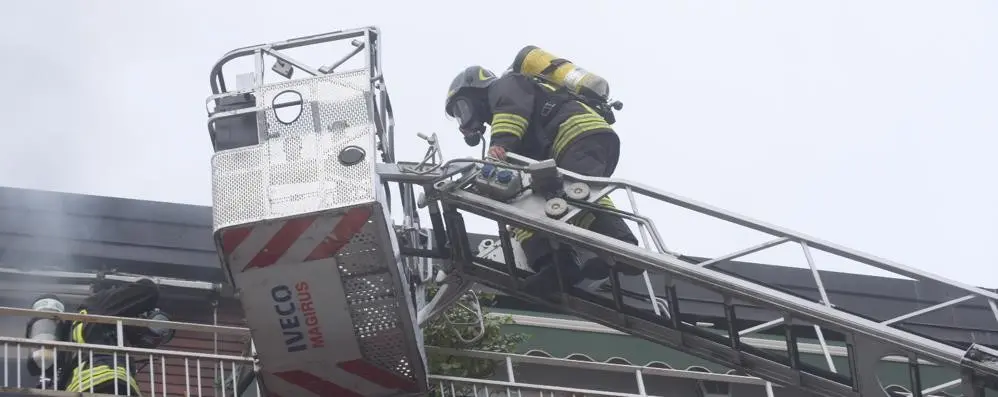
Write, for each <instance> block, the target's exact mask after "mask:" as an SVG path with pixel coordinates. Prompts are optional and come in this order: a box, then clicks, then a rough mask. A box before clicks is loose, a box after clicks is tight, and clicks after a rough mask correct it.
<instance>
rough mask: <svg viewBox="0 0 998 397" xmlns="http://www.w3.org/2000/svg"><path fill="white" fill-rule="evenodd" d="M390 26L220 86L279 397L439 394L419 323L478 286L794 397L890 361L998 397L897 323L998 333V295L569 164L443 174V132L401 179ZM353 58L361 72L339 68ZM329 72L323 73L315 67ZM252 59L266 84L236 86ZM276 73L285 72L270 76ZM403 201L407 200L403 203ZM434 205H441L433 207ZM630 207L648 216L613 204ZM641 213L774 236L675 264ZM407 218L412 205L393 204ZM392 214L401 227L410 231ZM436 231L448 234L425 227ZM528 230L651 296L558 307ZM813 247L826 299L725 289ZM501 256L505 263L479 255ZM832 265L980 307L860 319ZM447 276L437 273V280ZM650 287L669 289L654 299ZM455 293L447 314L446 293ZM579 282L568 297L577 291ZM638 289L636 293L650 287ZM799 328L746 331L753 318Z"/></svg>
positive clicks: (228, 195) (304, 42) (241, 248)
mask: <svg viewBox="0 0 998 397" xmlns="http://www.w3.org/2000/svg"><path fill="white" fill-rule="evenodd" d="M380 42H381V33H380V31H379V30H378V29H377V28H374V27H368V28H362V29H355V30H346V31H337V32H332V33H326V34H319V35H314V36H307V37H302V38H296V39H291V40H287V41H283V42H277V43H270V44H263V45H256V46H250V47H245V48H240V49H237V50H234V51H231V52H230V53H228V54H226V55H225V56H224V57H222V59H221V60H220V61H219V62H218V63H217V64H216V65H215V67H214V68H213V70H212V73H211V88H212V92H213V94H212V95H211V96H210V97H209V98H208V99H207V104H208V113H209V120H208V129H209V132H210V136H211V140H212V145H213V148H214V150H215V154H214V155H213V157H212V183H213V206H212V207H213V219H214V236H215V243H216V247H217V249H218V252H219V256H220V259H221V262H222V266H223V270H224V272H225V274H226V278H227V281H228V282H229V283H231V284H232V285H233V286H234V287H235V289H236V290H237V291H238V294H239V298H240V300H241V302H242V305H243V307H244V310H245V312H246V318H247V323H248V326H249V328H250V330H251V334H252V338H253V342H254V345H255V351H256V355H257V358H258V368H257V374H258V379H259V380H260V385H261V388H262V389H263V390H265V391H266V395H270V396H285V397H286V396H291V395H294V396H299V395H301V396H304V395H316V396H333V395H335V396H404V395H425V394H426V393H428V392H430V386H429V384H428V383H427V381H426V376H427V364H426V355H425V348H424V346H423V341H422V337H421V332H420V329H419V327H420V325H421V324H425V323H426V322H427V321H428V320H430V319H432V318H434V317H435V316H437V315H439V314H440V313H441V312H442V311H443V310H444V309H446V308H447V307H448V306H449V305H450V304H452V303H454V302H455V301H456V300H458V299H459V298H460V296H461V295H462V294H463V293H464V292H465V291H466V290H468V289H469V288H471V286H472V285H473V284H475V283H477V284H480V285H484V286H487V287H490V288H493V289H496V290H498V291H501V292H503V293H505V294H508V295H511V296H514V297H516V298H519V299H523V300H526V301H530V302H534V303H537V304H541V305H545V306H547V307H550V308H552V309H555V310H557V311H560V312H562V313H565V314H570V315H573V316H576V317H579V318H582V319H585V320H588V321H591V322H595V323H598V324H601V325H604V326H607V327H610V328H614V329H616V330H619V331H622V332H624V333H627V334H631V335H634V336H637V337H641V338H644V339H647V340H650V341H653V342H656V343H659V344H661V345H664V346H668V347H670V348H674V349H677V350H679V351H683V352H686V353H688V354H692V355H694V356H697V357H700V358H703V359H706V360H709V361H712V362H715V363H718V364H720V365H724V366H727V367H729V368H733V369H737V370H740V371H743V372H744V373H746V374H749V375H752V376H756V377H759V378H762V379H764V380H767V381H769V382H771V383H772V384H773V385H775V386H776V388H777V389H778V390H781V391H780V392H778V393H787V394H786V395H816V396H823V397H857V396H884V395H887V393H886V392H885V390H884V388H885V386H886V385H884V384H882V382H881V381H880V380H879V379H878V377H877V374H876V370H875V367H876V365H877V363H878V362H880V360H881V359H883V358H885V357H888V356H890V357H901V358H904V359H907V360H908V363H909V367H910V375H911V376H910V379H911V384H910V387H908V389H909V390H911V391H912V392H911V394H912V395H913V396H922V395H929V394H933V393H936V392H939V391H941V390H953V389H959V390H961V391H962V393H963V394H964V395H965V396H973V397H982V396H984V395H985V394H984V393H985V390H986V389H995V388H996V387H998V352H996V351H995V350H994V349H991V348H989V347H987V346H982V345H977V344H974V345H972V346H970V347H969V348H967V349H964V348H960V347H956V346H954V345H951V344H948V343H945V342H943V341H939V340H934V339H932V338H929V337H926V336H921V335H916V334H914V333H911V332H907V331H905V330H902V329H900V328H898V327H896V326H895V325H897V324H898V323H900V322H901V321H903V320H906V319H910V318H913V317H916V316H920V315H923V314H926V313H929V312H932V311H935V310H939V309H942V308H945V307H949V306H952V305H955V304H958V303H962V302H967V301H970V300H973V299H983V300H985V301H986V302H987V304H988V307H989V308H990V310H991V312H992V313H993V314H994V315H995V317H996V319H998V306H996V300H998V294H995V293H994V292H992V291H987V290H983V289H980V288H977V287H973V286H970V285H966V284H963V283H959V282H956V281H953V280H948V279H945V278H943V277H940V276H936V275H932V274H929V273H926V272H923V271H921V270H918V269H914V268H910V267H906V266H904V265H901V264H898V263H894V262H891V261H889V260H885V259H882V258H878V257H875V256H873V255H869V254H866V253H863V252H859V251H857V250H853V249H850V248H847V247H843V246H840V245H836V244H834V243H830V242H827V241H823V240H820V239H817V238H814V237H810V236H807V235H805V234H802V233H797V232H794V231H791V230H788V229H785V228H781V227H778V226H774V225H769V224H766V223H763V222H759V221H756V220H753V219H750V218H748V217H745V216H741V215H737V214H734V213H731V212H728V211H725V210H722V209H719V208H715V207H712V206H710V205H707V204H702V203H698V202H696V201H693V200H690V199H688V198H684V197H681V196H677V195H674V194H671V193H667V192H663V191H660V190H657V189H655V188H652V187H648V186H645V185H641V184H638V183H634V182H629V181H624V180H619V179H609V178H595V177H588V176H583V175H578V174H575V173H572V172H569V171H566V170H562V169H559V168H557V167H556V165H555V164H554V162H552V161H540V162H538V161H534V160H530V159H526V158H523V157H519V156H516V155H510V156H509V157H508V158H507V160H506V161H504V162H501V163H499V162H494V161H491V160H486V159H484V156H483V159H473V158H468V159H455V160H450V161H444V159H443V155H442V154H441V151H440V145H439V142H438V141H437V139H436V136H435V135H426V134H420V137H422V138H423V139H425V140H426V141H427V142H428V144H429V149H428V151H427V154H426V156H425V158H424V159H423V160H422V161H420V162H398V161H396V159H395V157H394V154H395V141H394V119H393V116H392V108H391V102H390V99H389V97H388V93H387V89H386V85H385V79H384V76H383V74H382V69H381V53H380ZM333 45H339V46H341V48H342V51H344V53H345V56H344V57H343V58H341V59H339V60H335V61H333V62H332V63H329V64H320V65H310V64H307V63H304V62H303V61H302V59H305V58H306V57H307V56H308V55H307V53H308V52H309V51H311V55H313V56H314V55H316V54H318V57H319V59H321V60H323V61H327V60H330V59H327V58H325V57H327V56H328V55H329V54H330V53H332V50H329V49H322V48H324V47H323V46H333ZM310 59H311V57H310ZM239 61H245V62H244V65H249V66H248V69H250V70H251V71H250V72H248V73H230V72H229V71H228V70H226V69H227V68H228V67H233V66H237V65H236V64H237V63H239ZM270 62H273V63H272V64H270ZM393 188H394V189H393ZM417 188H420V190H422V193H421V194H417ZM611 193H616V194H624V195H625V197H627V199H628V201H630V203H631V208H630V210H629V211H625V210H611V209H606V208H603V207H600V206H599V205H597V204H596V203H597V200H599V199H600V198H603V197H607V196H608V195H610V194H611ZM636 197H644V198H645V199H648V198H650V199H653V200H655V201H658V202H661V203H666V204H670V205H674V206H678V207H681V208H685V209H687V210H690V211H693V212H697V213H700V214H704V215H707V216H710V217H713V218H717V219H720V220H724V221H727V222H730V223H733V224H736V225H739V226H742V227H745V228H748V229H753V230H756V231H759V232H762V233H765V234H768V235H771V236H772V240H770V241H767V242H765V243H763V244H759V245H757V246H753V247H749V248H745V249H743V250H739V251H736V252H732V253H730V254H727V255H723V256H719V257H716V258H713V259H709V260H694V259H691V258H690V257H687V256H684V255H681V254H678V253H676V252H673V251H671V250H670V249H669V248H667V247H666V245H665V244H664V242H663V239H662V238H661V235H660V233H659V231H658V229H657V228H656V227H655V224H654V222H652V220H651V219H648V218H647V217H645V216H643V215H642V214H641V213H640V212H639V211H638V210H637V208H636V207H637V206H636ZM395 200H397V201H398V202H400V203H401V205H400V208H393V202H395ZM585 211H614V212H615V213H616V214H617V215H618V216H621V217H624V218H625V219H628V220H630V221H632V222H634V223H635V224H636V225H637V228H638V230H639V232H640V234H641V237H642V244H641V245H638V246H635V245H631V244H628V243H625V242H622V241H617V240H613V239H608V238H606V237H604V236H602V235H599V234H596V233H594V232H592V231H589V230H586V229H583V228H580V227H577V226H574V225H572V224H570V223H568V220H570V219H573V217H576V216H579V215H580V214H582V213H584V212H585ZM393 214H397V215H400V218H401V219H400V224H399V225H396V224H395V221H394V217H393ZM422 214H426V215H427V216H428V218H429V221H430V225H429V226H431V227H430V228H424V225H422V224H421V215H422ZM468 214H472V215H477V216H481V217H484V218H486V219H489V220H491V221H494V222H495V223H496V227H497V229H496V230H497V231H498V235H499V239H498V240H496V241H494V242H490V244H487V245H489V247H472V246H471V245H470V243H469V238H468V231H467V230H466V226H465V215H468ZM509 227H519V228H525V229H529V230H533V231H534V232H535V233H537V234H540V235H543V236H547V237H549V238H550V239H552V240H553V241H556V242H557V243H558V244H560V245H562V246H570V247H573V248H574V249H580V250H586V251H590V252H591V253H593V254H595V255H598V256H600V257H602V258H604V259H606V260H607V261H608V263H617V264H626V265H629V266H633V267H638V268H641V269H643V270H644V271H645V272H644V274H642V275H641V276H636V277H637V278H638V279H639V280H641V281H643V283H639V284H642V285H644V287H645V288H639V289H638V290H635V288H629V289H625V288H624V287H622V280H624V279H625V278H626V277H629V276H624V275H622V274H619V273H618V272H611V275H610V277H609V279H608V280H607V281H606V282H605V283H602V284H599V285H594V284H592V283H589V284H587V285H582V284H580V285H561V286H560V288H559V290H558V291H552V293H551V294H546V295H544V296H538V295H530V294H527V293H525V292H523V290H522V289H521V288H520V286H521V285H522V283H523V278H524V277H525V276H527V275H529V274H530V271H529V270H528V269H527V267H526V266H524V264H523V263H522V258H521V257H520V255H519V254H518V246H517V244H516V242H515V241H514V240H512V239H511V238H510V232H509V231H508V230H509ZM784 244H795V245H798V246H799V247H800V248H801V249H802V251H803V254H804V257H805V258H806V260H807V263H808V265H809V267H810V268H811V270H812V274H813V275H814V279H815V282H816V284H817V287H818V290H819V292H820V295H821V299H820V300H819V301H814V300H810V299H807V298H804V297H800V296H795V295H792V294H789V293H787V292H784V291H780V290H777V289H775V288H773V287H772V286H767V285H762V284H760V283H757V282H753V281H751V280H746V279H743V278H740V277H737V276H735V275H732V274H729V273H725V272H722V271H720V270H719V269H717V268H716V265H717V264H719V263H723V262H726V261H730V260H734V259H737V258H741V257H744V256H746V255H749V254H753V253H757V252H760V251H763V250H767V249H771V248H773V247H776V246H779V245H784ZM479 248H488V249H479ZM814 251H823V252H825V253H827V254H831V255H834V256H838V257H842V258H846V259H850V260H853V261H857V262H860V263H863V264H867V265H870V266H873V267H876V268H879V269H882V270H886V271H890V272H893V273H896V274H899V275H902V276H905V277H909V278H912V279H915V280H918V281H926V282H937V283H942V284H946V285H949V286H951V287H954V288H956V289H959V290H962V291H963V292H964V293H965V295H964V296H962V297H960V298H957V299H953V300H951V301H948V302H944V303H941V304H938V305H934V306H930V307H926V308H922V309H919V310H916V311H913V312H911V313H907V314H903V315H900V316H897V317H895V318H893V319H886V320H875V319H870V318H864V317H862V316H859V315H856V314H853V313H850V312H847V311H845V310H842V309H840V308H838V307H836V306H835V302H832V301H830V300H829V298H828V294H827V293H826V291H825V289H824V287H823V285H822V283H821V277H820V273H819V272H818V270H817V264H816V263H815V261H814V255H813V252H814ZM434 264H436V265H434ZM649 275H664V276H665V280H666V282H665V283H664V284H663V285H657V286H656V285H653V283H652V282H651V281H650V276H649ZM677 282H688V283H691V284H694V285H697V286H700V287H702V288H706V289H708V290H711V291H714V292H716V293H717V294H720V295H721V296H723V297H724V308H725V311H724V315H725V318H726V320H727V321H726V324H728V326H729V328H730V329H728V330H727V331H726V332H720V333H719V332H712V331H710V330H705V329H703V328H701V327H698V326H697V324H690V323H687V322H685V321H683V307H681V305H680V300H679V297H678V296H677V294H676V288H675V285H676V283H677ZM434 284H435V285H437V286H439V292H437V294H436V295H435V296H433V297H432V299H430V300H429V301H427V300H426V299H424V293H425V290H426V288H427V287H428V286H429V285H434ZM562 284H563V283H562ZM632 284H633V283H632ZM745 305H752V306H755V307H760V308H766V309H769V310H771V311H773V312H775V313H780V314H781V316H780V317H779V318H776V319H774V320H772V321H769V322H767V323H764V324H759V325H757V326H753V327H751V328H749V329H742V330H739V329H737V328H736V324H738V321H737V320H738V317H737V316H738V313H737V310H736V308H738V307H743V306H745ZM779 326H784V329H785V338H786V341H787V346H788V354H787V355H786V356H779V355H775V354H773V353H772V352H767V351H764V350H762V349H758V348H755V347H753V346H751V345H749V344H747V343H743V337H744V336H745V335H746V334H749V333H753V332H760V331H762V330H764V329H771V328H775V327H779ZM801 326H805V327H809V328H813V329H814V332H815V334H816V335H817V337H818V339H819V340H820V341H821V344H822V346H825V340H824V336H823V335H825V334H826V333H833V332H834V333H836V334H839V335H844V340H845V343H846V346H847V352H848V365H846V366H845V367H841V366H839V367H836V365H834V363H832V360H831V358H830V356H828V353H827V349H826V354H825V355H826V358H828V364H829V365H828V368H821V367H818V366H815V365H812V364H808V363H805V362H802V361H801V359H800V355H799V354H798V351H797V349H796V346H797V339H798V338H800V337H801V335H800V331H799V330H800V329H801ZM926 363H932V364H933V365H938V366H944V367H950V368H953V369H955V370H956V371H957V372H958V373H959V374H960V378H959V379H954V380H953V381H952V382H947V383H945V384H940V385H925V384H922V381H921V377H920V372H919V371H920V368H921V367H923V366H924V365H926Z"/></svg>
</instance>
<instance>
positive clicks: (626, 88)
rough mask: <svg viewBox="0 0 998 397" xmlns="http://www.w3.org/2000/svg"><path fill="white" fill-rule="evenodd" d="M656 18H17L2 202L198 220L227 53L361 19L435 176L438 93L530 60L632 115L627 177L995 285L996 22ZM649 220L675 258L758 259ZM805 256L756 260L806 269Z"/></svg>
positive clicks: (380, 6)
mask: <svg viewBox="0 0 998 397" xmlns="http://www.w3.org/2000/svg"><path fill="white" fill-rule="evenodd" d="M614 3H616V4H614ZM660 3H661V4H660V5H656V6H651V4H653V3H651V2H609V1H603V2H598V1H579V2H575V3H572V6H566V5H565V4H564V3H557V2H537V1H530V2H526V1H522V2H517V1H504V2H501V3H489V5H488V6H484V5H480V4H481V3H472V2H461V1H433V2H407V1H397V2H392V1H382V2H378V3H376V4H375V3H368V4H369V5H365V3H364V2H292V1H284V2H276V1H248V0H240V1H211V2H208V1H174V2H155V3H154V2H130V1H75V2H70V1H31V2H11V3H9V4H5V7H4V8H5V9H4V12H3V13H2V14H0V39H2V40H0V50H2V51H4V54H5V56H4V57H3V58H4V61H3V62H0V84H2V85H3V87H4V88H5V92H6V95H4V96H3V98H2V99H0V109H2V110H0V112H3V114H4V115H5V116H6V117H5V122H4V124H3V126H4V128H3V130H4V133H5V137H6V139H7V144H5V145H2V147H0V167H3V169H4V170H6V172H4V173H0V185H7V186H18V187H28V188H38V189H48V190H59V191H69V192H77V193H88V194H97V195H109V196H123V197H133V198H142V199H150V200H158V201H172V202H183V203H196V204H208V203H209V201H210V180H209V163H208V161H209V157H210V155H211V149H210V146H209V142H208V137H207V132H206V128H205V119H206V114H205V111H204V98H205V97H206V96H207V95H208V94H209V87H208V84H207V83H208V72H209V68H210V67H211V65H212V64H213V63H214V62H215V61H216V60H217V59H218V57H219V56H221V55H222V54H223V53H225V52H226V51H228V50H230V49H233V48H236V47H240V46H245V45H250V44H258V43H262V42H268V41H277V40H283V39H286V38H291V37H295V36H301V35H307V34H313V33H319V32H325V31H331V30H337V29H344V28H353V27H359V26H364V25H372V24H373V25H377V26H379V27H380V28H381V29H382V31H383V33H384V36H385V37H384V43H383V44H384V45H383V50H384V59H383V61H384V69H385V76H386V79H387V82H388V86H389V90H390V92H391V94H392V100H393V103H394V107H395V110H396V118H397V123H398V124H397V134H398V136H397V140H398V142H399V143H398V146H399V148H400V149H399V152H398V153H397V156H398V157H399V158H400V159H407V158H408V159H417V157H419V156H421V155H422V152H423V150H424V147H423V145H422V144H421V143H420V142H419V141H417V139H416V138H415V137H414V134H415V133H416V132H437V133H439V134H440V135H442V137H443V139H444V145H445V146H444V150H445V154H446V155H447V156H448V157H457V156H471V155H475V154H477V151H476V149H471V148H468V147H466V146H465V145H464V144H463V142H462V141H461V139H460V138H459V136H458V135H457V134H456V133H455V132H454V128H453V125H452V124H451V123H450V122H449V121H448V120H446V119H445V118H444V116H443V111H442V109H441V102H442V99H443V98H442V96H443V94H444V91H445V89H446V86H447V84H448V83H449V81H450V79H451V78H452V77H453V75H454V74H455V73H457V72H458V71H459V70H461V69H462V68H463V67H465V66H466V65H468V64H476V63H477V64H482V65H485V66H488V67H491V68H494V69H497V71H501V70H502V69H503V68H504V67H505V66H507V65H508V64H509V62H510V61H511V60H512V57H513V55H514V54H515V52H516V51H517V50H518V49H519V48H521V47H522V46H524V45H527V44H535V45H539V46H542V47H544V48H547V49H549V50H551V51H552V52H554V53H556V54H558V55H561V56H563V57H567V58H569V59H572V60H573V61H575V62H576V63H578V64H579V65H581V66H583V67H585V68H587V69H589V70H592V71H594V72H596V73H599V74H600V75H602V76H603V77H605V78H607V79H608V80H609V81H610V83H611V93H612V95H613V96H614V97H615V98H618V99H620V100H622V101H623V102H624V104H625V107H624V110H623V111H621V112H619V113H618V120H619V121H618V123H617V124H616V127H617V130H618V131H619V133H620V134H621V136H622V138H623V140H624V147H623V152H624V158H623V159H622V161H621V163H620V167H619V168H618V171H617V175H618V176H620V177H624V178H628V179H632V180H637V181H641V182H644V183H647V184H650V185H653V186H656V187H658V188H662V189H665V190H668V191H671V192H675V193H679V194H682V195H684V196H687V197H692V198H695V199H698V200H701V201H705V202H708V203H712V204H715V205H718V206H721V207H725V208H728V209H730V210H733V211H737V212H740V213H743V214H746V215H750V216H752V217H755V218H758V219H762V220H766V221H768V222H771V223H776V224H780V225H784V226H787V227H791V228H794V229H798V230H800V231H803V232H805V233H809V234H812V235H815V236H818V237H822V238H826V239H828V240H832V241H835V242H839V243H842V244H845V245H849V246H853V247H855V248H859V249H862V250H866V251H869V252H872V253H874V254H877V255H880V256H883V257H887V258H891V259H894V260H897V261H900V262H904V263H907V264H910V265H912V266H916V267H919V268H923V269H926V270H930V271H933V272H936V273H940V274H943V275H946V276H949V277H953V278H955V279H958V280H961V281H965V282H970V283H974V284H978V285H984V286H989V287H995V286H998V282H996V281H992V280H991V279H993V277H984V276H985V275H989V274H994V270H993V268H994V266H995V265H996V263H995V262H996V260H995V259H994V256H993V255H991V254H990V253H989V251H988V250H989V248H990V247H992V246H994V243H995V241H996V240H998V226H996V225H998V206H996V204H995V203H996V202H998V189H996V188H995V186H994V182H993V180H994V178H993V170H995V169H996V168H998V156H995V155H994V151H995V148H996V147H998V134H996V129H998V112H996V111H995V109H996V108H998V77H996V73H995V71H996V70H998V55H996V52H995V48H998V25H995V23H994V21H995V20H998V3H995V2H993V1H978V2H973V1H947V2H929V1H877V2H871V1H839V2H801V1H764V2H763V1H760V2H737V3H736V2H706V1H681V2H680V1H668V2H660ZM333 4H336V5H333ZM655 4H657V3H655ZM532 13H536V14H537V15H540V16H532ZM558 21H563V22H558ZM574 22H578V23H581V24H583V25H584V27H586V28H587V29H586V30H587V31H589V33H586V32H585V31H583V30H581V29H578V30H574V29H573V26H572V25H571V23H574ZM556 23H557V24H556ZM592 26H600V30H599V31H592ZM337 57H339V54H332V55H330V60H333V59H335V58H337ZM642 205H643V206H644V207H645V208H646V209H647V212H649V213H651V214H652V215H653V216H654V217H655V218H656V219H657V222H658V227H659V228H660V229H661V230H662V231H663V233H664V236H665V237H666V239H667V242H668V243H669V244H670V245H672V246H673V247H675V248H677V249H679V250H680V251H682V252H686V253H689V254H694V255H717V254H723V253H725V252H726V251H732V250H736V249H739V248H743V247H744V246H747V245H750V244H753V243H756V242H759V241H761V237H758V236H755V235H751V234H744V233H736V232H731V231H730V230H733V228H731V227H722V228H718V227H716V226H717V222H710V221H708V222H704V221H703V220H701V219H700V218H698V217H689V216H681V215H678V214H680V212H679V211H677V210H672V209H665V208H664V207H663V206H662V205H650V204H648V203H642ZM474 227H476V228H478V230H479V231H484V232H487V231H489V229H485V227H486V224H484V223H476V224H475V225H474ZM797 251H799V250H796V251H795V250H791V249H788V250H786V252H784V253H777V254H773V255H775V256H773V255H763V256H756V257H755V258H753V259H759V260H767V261H769V260H777V261H779V262H780V263H781V264H788V265H799V264H802V263H803V259H801V258H800V257H799V255H798V256H789V253H796V252H797ZM818 259H819V260H821V259H822V258H821V257H819V258H818ZM826 263H827V262H826ZM822 268H827V269H839V270H845V271H863V272H867V271H866V270H860V268H858V267H855V266H849V265H845V264H840V263H832V264H831V265H830V266H822ZM878 274H879V273H878Z"/></svg>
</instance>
